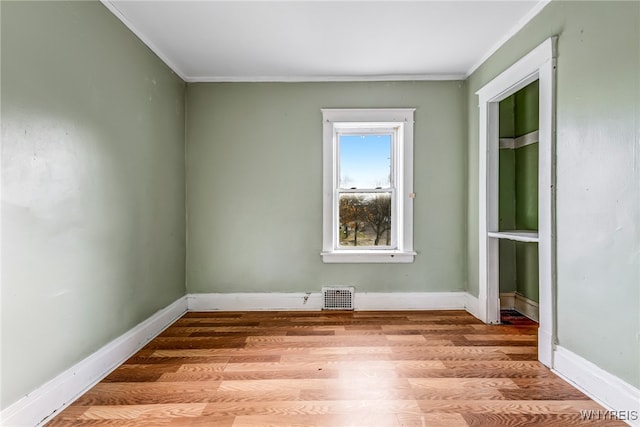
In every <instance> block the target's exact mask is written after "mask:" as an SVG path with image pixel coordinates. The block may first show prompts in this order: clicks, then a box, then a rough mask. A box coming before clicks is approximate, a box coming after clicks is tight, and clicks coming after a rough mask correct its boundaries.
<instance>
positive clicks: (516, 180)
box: [499, 81, 538, 302]
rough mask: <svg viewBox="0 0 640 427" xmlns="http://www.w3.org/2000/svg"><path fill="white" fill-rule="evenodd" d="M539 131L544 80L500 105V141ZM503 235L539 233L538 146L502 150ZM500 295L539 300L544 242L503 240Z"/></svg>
mask: <svg viewBox="0 0 640 427" xmlns="http://www.w3.org/2000/svg"><path fill="white" fill-rule="evenodd" d="M536 130H538V82H537V81H535V82H533V83H531V84H530V85H528V86H527V87H525V88H523V89H522V90H520V91H518V92H516V93H515V94H513V95H512V96H510V97H509V98H507V99H505V100H503V101H502V102H500V138H518V137H520V136H522V135H526V134H529V133H531V132H534V131H536ZM499 156H500V170H499V226H500V230H501V231H507V230H537V229H538V143H537V142H536V143H533V144H529V145H525V146H523V147H519V148H515V149H512V148H502V149H500V152H499ZM500 292H518V293H519V294H521V295H523V296H524V297H526V298H528V299H530V300H533V301H536V302H537V301H538V244H537V243H523V242H514V241H509V240H501V241H500Z"/></svg>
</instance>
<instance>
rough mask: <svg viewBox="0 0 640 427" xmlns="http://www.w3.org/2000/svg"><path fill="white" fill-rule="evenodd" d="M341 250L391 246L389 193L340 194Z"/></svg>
mask: <svg viewBox="0 0 640 427" xmlns="http://www.w3.org/2000/svg"><path fill="white" fill-rule="evenodd" d="M338 215H339V221H338V223H339V227H340V229H339V230H338V233H339V236H340V239H339V241H340V246H369V247H371V246H383V247H389V246H391V192H388V193H342V194H340V207H339V212H338Z"/></svg>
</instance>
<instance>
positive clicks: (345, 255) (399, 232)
mask: <svg viewBox="0 0 640 427" xmlns="http://www.w3.org/2000/svg"><path fill="white" fill-rule="evenodd" d="M321 111H322V130H323V131H322V134H323V168H322V169H323V227H322V228H323V239H322V253H321V255H322V260H323V262H325V263H411V262H413V261H414V258H415V255H416V252H414V250H413V199H414V197H415V194H414V193H413V122H414V119H413V116H414V112H415V108H384V109H383V108H375V109H335V108H331V109H322V110H321ZM359 129H360V130H361V131H362V132H364V133H367V132H371V131H372V130H377V129H379V130H381V131H382V132H387V131H389V130H393V132H394V134H395V136H396V137H395V138H394V139H395V140H394V142H393V144H392V147H393V148H392V151H393V152H392V155H391V157H392V159H393V167H392V170H393V176H392V178H391V180H392V183H393V184H394V190H393V191H394V193H395V194H394V196H393V197H392V200H393V201H394V202H392V215H391V218H392V227H391V233H392V238H391V242H392V245H391V247H388V246H384V247H381V248H377V247H362V248H360V247H353V248H350V247H344V246H340V245H339V237H338V221H339V219H338V194H339V191H338V190H339V182H340V176H339V152H338V143H339V135H340V134H344V133H353V132H357V131H358V130H359ZM340 191H341V192H344V190H340Z"/></svg>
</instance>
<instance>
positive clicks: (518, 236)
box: [487, 230, 538, 243]
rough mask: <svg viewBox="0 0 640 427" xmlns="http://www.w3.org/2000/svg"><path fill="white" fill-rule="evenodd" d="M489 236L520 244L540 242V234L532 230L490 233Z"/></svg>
mask: <svg viewBox="0 0 640 427" xmlns="http://www.w3.org/2000/svg"><path fill="white" fill-rule="evenodd" d="M487 236H489V237H493V238H495V239H506V240H515V241H518V242H536V243H537V242H538V232H537V231H532V230H509V231H489V232H488V233H487Z"/></svg>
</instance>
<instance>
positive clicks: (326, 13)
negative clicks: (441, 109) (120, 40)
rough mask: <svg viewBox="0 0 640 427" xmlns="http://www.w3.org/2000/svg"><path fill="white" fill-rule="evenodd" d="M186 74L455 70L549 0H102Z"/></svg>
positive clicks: (302, 77) (381, 74)
mask: <svg viewBox="0 0 640 427" xmlns="http://www.w3.org/2000/svg"><path fill="white" fill-rule="evenodd" d="M102 1H103V3H104V5H105V6H106V7H107V8H109V10H111V11H112V12H113V13H114V14H115V15H116V16H117V17H118V18H119V19H120V20H122V21H123V22H124V23H125V25H127V26H128V27H129V28H130V29H131V30H132V31H133V32H134V33H135V34H136V35H138V37H140V39H141V40H142V41H143V42H145V43H146V44H147V45H148V46H149V47H150V48H151V49H152V50H153V51H154V52H155V53H156V54H157V55H158V56H159V57H160V58H162V60H164V61H165V62H166V63H167V65H169V66H170V67H171V68H172V69H173V70H174V71H175V72H176V73H177V74H178V75H180V77H182V78H183V79H184V80H186V81H189V82H195V81H322V80H329V81H330V80H438V79H463V78H465V77H466V76H468V75H469V74H470V73H471V72H472V71H473V70H474V69H475V68H476V67H477V66H478V65H480V64H481V63H482V62H483V61H484V60H485V59H486V58H487V57H488V56H489V55H490V54H491V53H493V52H494V51H495V50H496V49H497V48H498V47H499V46H500V45H502V43H504V42H505V41H506V40H507V39H508V38H509V37H511V36H512V35H513V34H514V33H515V32H516V31H517V30H519V29H520V28H522V26H523V25H524V24H526V22H528V21H529V20H530V19H531V18H532V17H533V16H535V14H537V13H538V12H539V11H540V10H541V9H542V8H543V7H544V6H545V5H546V4H547V3H548V1H549V0H511V1H504V0H503V1H484V0H476V1H451V0H449V1H401V0H395V1H394V0H391V1H347V0H342V1H340V0H338V1H335V0H334V1H312V0H294V1H274V0H262V1H240V0H232V1H220V0H215V1H186V0H173V1H167V0H145V1H137V0H102Z"/></svg>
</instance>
